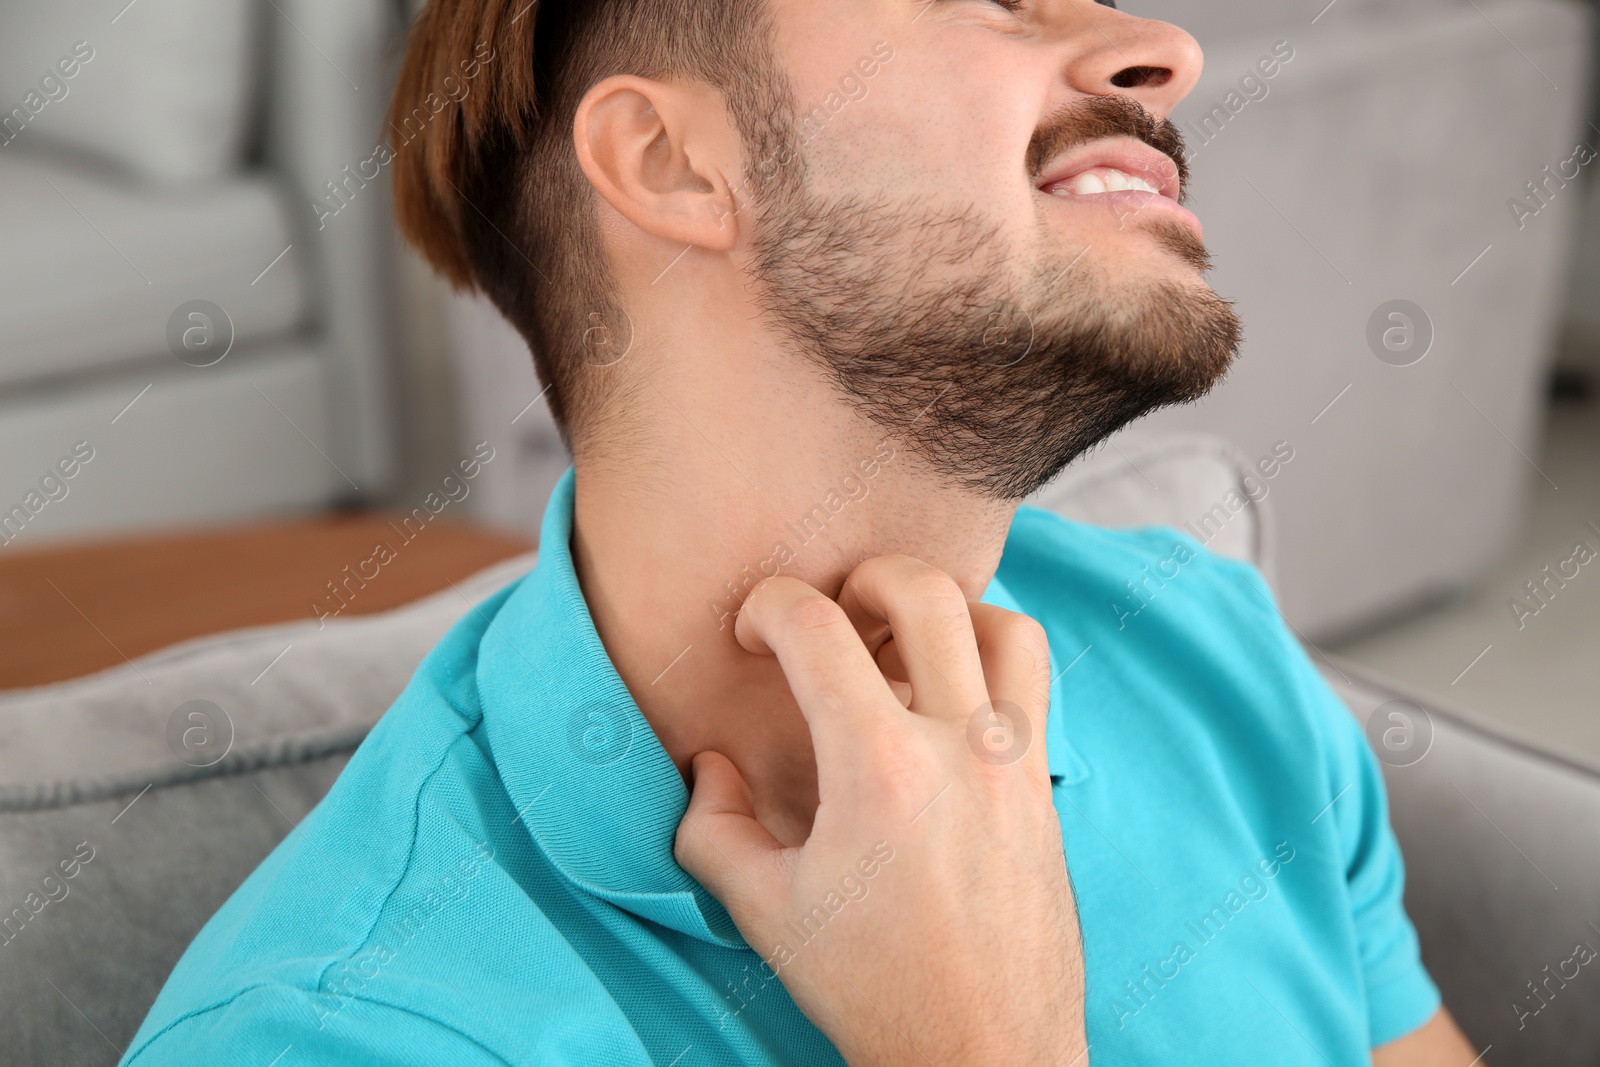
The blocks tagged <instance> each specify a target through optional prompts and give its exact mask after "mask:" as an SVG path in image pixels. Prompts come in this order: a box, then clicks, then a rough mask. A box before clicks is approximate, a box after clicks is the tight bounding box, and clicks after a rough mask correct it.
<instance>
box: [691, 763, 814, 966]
mask: <svg viewBox="0 0 1600 1067" xmlns="http://www.w3.org/2000/svg"><path fill="white" fill-rule="evenodd" d="M691 766H692V768H693V772H694V781H693V786H692V788H691V792H690V794H689V808H688V810H687V811H685V812H684V815H683V820H682V821H681V822H680V823H679V824H678V834H677V838H676V841H675V843H674V846H673V855H674V856H675V857H676V858H677V860H678V862H679V863H680V864H681V865H682V866H683V869H684V870H686V871H688V872H689V873H690V874H692V875H693V876H694V877H695V879H696V880H697V881H699V882H700V884H701V885H703V886H705V887H706V888H707V889H708V890H710V891H711V895H712V896H714V897H716V898H717V900H718V901H720V902H721V903H722V906H723V907H725V908H727V909H728V914H729V915H730V916H731V917H732V918H733V921H734V923H735V925H737V926H738V927H739V931H740V933H743V934H745V939H746V940H747V941H748V940H749V939H750V938H749V931H750V929H751V924H755V923H759V921H760V916H761V915H762V914H764V913H766V912H769V911H771V910H773V909H774V908H775V907H776V906H777V904H778V902H779V901H782V900H784V899H786V898H787V896H788V889H789V887H788V885H787V882H786V880H785V878H784V877H783V875H782V874H781V873H780V867H781V865H780V864H779V863H777V862H775V861H776V860H777V859H778V857H780V856H781V855H782V854H783V852H784V846H783V845H782V843H780V842H779V841H778V839H777V838H775V837H773V836H772V834H770V833H769V832H768V831H767V828H766V827H764V826H762V825H761V824H760V823H759V822H757V821H756V817H755V807H754V805H753V804H752V798H751V794H750V787H749V786H748V785H747V784H745V780H744V776H743V775H741V774H740V773H739V769H738V768H737V767H735V766H734V765H733V763H732V761H730V760H729V759H728V757H726V756H724V755H722V753H720V752H710V751H707V752H701V753H698V754H697V755H696V756H695V757H694V760H693V762H692V764H691Z"/></svg>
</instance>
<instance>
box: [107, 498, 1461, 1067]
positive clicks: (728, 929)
mask: <svg viewBox="0 0 1600 1067" xmlns="http://www.w3.org/2000/svg"><path fill="white" fill-rule="evenodd" d="M574 477H575V474H574V472H573V471H572V470H569V471H568V472H567V473H566V475H565V477H563V479H562V480H561V482H560V484H559V485H558V486H557V488H556V490H555V493H554V495H553V496H552V497H551V500H550V502H549V505H548V507H547V510H546V513H545V517H544V523H543V530H542V540H541V545H540V554H539V561H538V565H537V566H536V567H535V568H534V570H533V571H531V572H530V573H529V574H528V575H527V576H525V577H524V578H522V579H520V580H518V581H517V582H515V583H513V584H512V585H511V586H510V587H508V588H506V589H504V590H502V591H501V592H499V593H497V594H496V595H495V596H493V597H491V598H490V599H489V600H487V601H486V602H484V603H483V604H481V605H480V606H478V607H477V608H474V609H473V610H471V611H469V612H468V613H467V614H466V615H465V617H463V618H462V619H461V621H460V622H459V624H457V625H456V626H455V627H454V629H452V630H451V631H450V633H449V634H448V635H447V636H446V637H445V638H444V639H443V640H442V641H441V642H440V643H439V645H438V646H437V647H436V648H435V649H434V650H433V651H432V652H431V653H430V654H429V656H428V657H427V659H426V660H425V661H424V662H423V663H422V665H421V666H420V667H419V668H418V670H417V672H416V674H415V676H414V677H413V678H412V679H411V681H410V683H409V684H408V686H407V687H406V689H405V691H404V692H403V693H402V694H401V696H400V698H399V699H398V700H397V701H396V702H395V704H394V707H393V708H391V709H390V710H389V712H388V713H387V714H386V715H384V717H383V718H382V720H381V721H379V723H378V724H377V726H376V727H375V728H374V729H373V731H372V732H371V734H370V735H369V736H368V737H367V739H366V741H365V742H364V743H363V744H362V745H361V747H360V748H359V749H358V750H357V751H356V753H355V755H354V756H353V757H352V758H351V760H350V763H349V765H348V766H347V767H346V769H345V771H344V773H343V774H342V775H341V776H340V777H339V779H338V781H337V782H335V783H334V786H333V788H332V789H331V790H330V791H329V793H328V795H327V796H326V798H324V799H323V801H322V802H321V803H320V804H319V805H318V806H317V807H316V808H315V810H313V811H312V812H311V814H309V815H308V816H307V817H306V818H305V819H304V820H303V821H302V822H301V824H300V825H299V827H297V828H296V829H295V830H294V831H293V832H292V833H291V834H290V835H289V836H288V837H287V838H286V839H285V840H284V841H283V842H282V843H281V844H280V845H279V846H278V847H277V848H276V849H275V850H274V851H273V852H272V854H271V855H270V856H268V857H267V859H266V860H265V861H264V862H263V863H262V864H261V866H260V867H259V868H258V869H257V870H256V871H255V872H254V873H253V874H251V876H250V877H249V878H248V879H247V880H246V881H245V883H244V884H243V885H242V886H240V888H239V889H238V891H237V892H236V893H235V894H234V895H233V897H232V898H231V899H230V900H229V901H228V902H227V903H226V904H225V905H224V906H223V907H222V909H221V910H220V911H218V912H217V914H216V915H215V916H213V917H212V919H211V920H210V922H208V923H207V924H206V926H205V928H204V929H203V930H202V931H201V932H200V934H199V935H198V936H197V937H196V938H195V940H194V943H193V944H191V945H190V946H189V949H188V951H187V952H186V953H185V954H184V956H183V958H182V959H181V960H180V961H179V963H178V965H177V967H176V969H175V970H174V971H173V973H172V975H171V977H170V978H169V979H168V981H167V983H166V986H165V988H163V989H162V991H161V994H160V996H159V997H158V998H157V1000H156V1002H155V1005H154V1006H153V1007H152V1008H151V1010H150V1014H149V1016H148V1017H147V1018H146V1019H145V1022H144V1025H143V1026H142V1027H140V1029H139V1032H138V1034H137V1036H136V1037H135V1039H134V1042H133V1044H132V1046H131V1047H130V1048H129V1050H128V1052H127V1054H126V1056H125V1057H124V1059H123V1063H124V1064H134V1065H138V1067H155V1065H158V1064H193V1063H206V1064H215V1065H224V1067H226V1065H237V1067H300V1065H304V1064H328V1065H335V1064H337V1065H341V1067H361V1065H374V1067H376V1065H386V1067H399V1065H406V1067H411V1065H415V1067H440V1065H453V1064H462V1065H488V1064H513V1065H519V1067H521V1065H526V1067H535V1065H537V1067H569V1065H570V1067H594V1065H604V1067H611V1065H617V1067H646V1065H652V1064H653V1065H661V1067H669V1065H670V1067H695V1065H702V1064H704V1065H720V1064H740V1065H771V1064H796V1065H822V1064H828V1065H836V1064H840V1063H842V1062H843V1061H842V1059H841V1058H840V1056H839V1054H838V1052H837V1051H836V1050H835V1049H834V1047H833V1045H832V1044H831V1043H830V1042H829V1041H828V1039H827V1038H826V1037H824V1036H823V1034H822V1033H821V1032H820V1031H818V1030H817V1029H816V1028H815V1027H814V1026H813V1025H812V1024H811V1023H810V1021H809V1020H807V1019H806V1017H805V1016H804V1015H803V1014H801V1012H800V1011H799V1009H798V1008H797V1007H796V1006H795V1004H794V1002H793V1001H792V1000H791V999H790V997H789V996H788V994H787V992H786V991H785V989H784V987H783V985H782V982H781V981H780V980H779V979H778V978H777V977H776V976H775V974H774V972H773V971H772V970H771V968H770V967H768V966H766V965H765V964H764V963H763V962H762V960H761V958H760V957H759V956H758V955H757V954H756V953H755V952H754V951H753V950H751V949H750V948H749V946H747V945H746V944H745V942H744V940H743V939H742V938H741V937H740V936H739V933H738V931H737V930H736V929H735V927H734V925H733V923H732V921H731V920H730V919H729V917H728V914H727V912H726V911H725V910H724V909H723V908H722V906H721V905H720V904H719V903H718V902H717V901H716V900H715V899H714V898H713V897H712V896H711V895H710V894H709V893H708V892H707V891H706V890H705V889H704V888H703V887H702V886H701V885H700V884H699V883H697V882H696V881H695V880H694V879H693V878H692V877H690V875H689V874H688V873H687V872H686V871H684V870H683V868H681V867H680V866H679V865H678V864H677V862H676V861H675V860H674V859H673V854H672V846H673V836H674V833H675V831H676V829H677V826H678V822H679V819H680V818H681V817H682V815H683V812H684V810H685V807H686V805H687V802H688V794H687V791H686V788H685V785H684V782H683V779H682V778H681V777H680V776H679V774H678V771H677V769H676V768H675V767H674V766H673V763H672V761H671V760H670V759H669V758H668V756H667V753H666V751H665V750H664V749H663V748H662V747H661V744H660V742H659V740H658V739H657V738H656V735H655V734H654V732H653V731H652V730H651V728H650V725H649V723H648V722H647V721H646V720H645V719H644V717H643V716H642V715H641V714H640V712H639V709H638V707H637V705H636V704H635V703H634V701H633V699H632V697H631V696H630V695H629V693H628V690H627V689H626V687H624V685H623V683H622V680H621V678H620V677H619V676H618V674H617V672H616V669H615V668H614V666H613V665H612V663H611V660H610V659H609V658H608V657H607V655H606V651H605V648H604V647H603V646H602V645H601V642H600V639H599V636H598V634H597V633H596V631H595V628H594V625H593V622H592V620H591V618H590V615H589V611H588V608H587V606H586V604H585V602H584V598H583V594H582V592H581V591H580V589H579V587H578V582H577V578H576V574H575V572H574V570H573V564H572V557H571V554H570V550H569V542H570V540H571V533H572V506H573V485H574ZM984 599H985V600H986V601H988V602H990V603H996V604H1001V605H1003V606H1006V607H1010V608H1012V609H1014V610H1020V611H1023V612H1026V613H1027V614H1029V615H1032V616H1033V617H1034V618H1036V619H1037V620H1039V622H1040V623H1042V624H1043V625H1044V627H1045V629H1046V631H1047V633H1048V634H1049V639H1050V646H1051V652H1052V659H1053V660H1054V661H1055V665H1054V672H1055V675H1056V681H1055V683H1054V686H1053V688H1052V691H1051V711H1050V715H1049V718H1048V720H1047V722H1046V726H1045V730H1044V731H1043V733H1044V742H1045V744H1046V745H1047V755H1048V757H1049V765H1050V772H1051V775H1052V779H1053V782H1054V800H1055V807H1056V810H1057V812H1058V813H1059V815H1060V820H1061V833H1062V836H1063V839H1064V842H1065V845H1066V853H1067V859H1068V866H1069V869H1070V873H1071V878H1072V885H1073V889H1074V892H1075V894H1076V897H1077V903H1078V914H1079V918H1080V922H1081V924H1082V933H1083V954H1084V964H1085V968H1086V992H1087V1028H1088V1040H1089V1044H1090V1062H1091V1063H1093V1064H1097V1065H1100V1064H1105V1065H1113V1064H1129V1065H1133V1064H1139V1065H1151V1064H1165V1063H1171V1064H1179V1063H1181V1064H1185V1065H1205V1064H1216V1065H1228V1067H1236V1065H1238V1064H1242V1063H1308V1064H1309V1063H1322V1062H1326V1063H1329V1064H1336V1065H1341V1067H1342V1065H1345V1064H1366V1063H1367V1062H1368V1060H1367V1055H1368V1049H1369V1048H1371V1047H1372V1046H1375V1045H1380V1044H1383V1043H1385V1042H1388V1041H1391V1040H1393V1039H1395V1038H1397V1037H1400V1036H1401V1035H1403V1034H1405V1033H1407V1032H1409V1031H1410V1030H1412V1029H1414V1028H1415V1027H1417V1026H1419V1025H1421V1024H1422V1023H1423V1022H1425V1021H1426V1020H1427V1019H1428V1018H1429V1017H1430V1016H1431V1015H1432V1014H1433V1013H1434V1011H1435V1010H1436V1009H1437V1008H1438V1006H1439V996H1438V992H1437V990H1436V989H1435V987H1434V985H1433V983H1432V982H1431V981H1430V979H1429V977H1428V975H1427V973H1426V972H1425V971H1424V969H1423V967H1422V965H1421V962H1420V959H1419V954H1418V946H1417V939H1416V935H1415V933H1414V931H1413V928H1412V926H1411V923H1410V921H1409V920H1408V919H1407V917H1406V914H1405V912H1404V910H1403V908H1402V904H1401V891H1402V887H1403V871H1402V865H1401V858H1400V853H1399V850H1398V848H1397V847H1396V844H1395V839H1394V837H1393V835H1392V833H1391V831H1390V828H1389V824H1388V819H1387V814H1386V809H1385V798H1384V790H1383V782H1382V779H1381V777H1380V775H1379V771H1378V767H1377V765H1376V763H1375V761H1374V759H1373V757H1372V755H1371V752H1370V750H1369V749H1368V748H1367V745H1366V742H1365V740H1364V738H1363V736H1362V733H1361V731H1360V729H1359V728H1358V726H1357V724H1356V723H1355V721H1354V719H1353V718H1352V717H1351V716H1350V714H1349V713H1348V712H1347V711H1346V710H1345V708H1344V707H1343V706H1342V705H1341V704H1340V703H1339V701H1338V700H1337V698H1336V697H1335V696H1334V694H1333V693H1332V692H1331V691H1330V690H1329V689H1328V687H1327V686H1326V685H1325V684H1324V683H1323V681H1322V679H1321V677H1320V676H1319V675H1318V674H1317V672H1316V671H1315V669H1314V668H1313V667H1312V665H1311V664H1310V662H1309V661H1308V660H1307V659H1306V657H1305V655H1304V654H1303V653H1302V651H1301V649H1300V646H1299V645H1298V644H1297V643H1296V642H1295V641H1294V640H1293V639H1292V638H1291V637H1290V635H1289V634H1288V632H1287V631H1286V629H1285V626H1284V624H1283V622H1282V621H1281V620H1280V618H1279V616H1278V613H1277V610H1276V608H1275V607H1274V605H1273V602H1272V597H1271V594H1270V592H1269V591H1268V589H1267V587H1266V585H1265V583H1264V582H1263V581H1262V579H1261V577H1260V576H1259V574H1258V573H1257V572H1256V571H1255V570H1254V569H1253V568H1251V567H1249V566H1247V565H1244V564H1240V563H1237V562H1233V561H1230V560H1227V559H1224V558H1221V557H1219V556H1217V555H1215V554H1213V553H1211V552H1208V551H1207V550H1206V549H1204V548H1203V547H1202V546H1201V545H1199V544H1198V543H1197V542H1196V541H1194V540H1193V539H1192V538H1191V537H1189V536H1188V535H1186V534H1183V533H1180V532H1177V531H1175V530H1173V529H1169V528H1164V527H1146V528H1142V529H1136V530H1124V531H1111V530H1105V529H1100V528H1097V527H1093V526H1088V525H1083V524H1078V523H1073V522H1069V521H1066V520H1063V519H1061V518H1059V517H1057V516H1055V515H1053V514H1051V513H1048V512H1045V511H1041V510H1038V509H1036V508H1032V507H1026V506H1025V507H1023V508H1021V509H1020V510H1019V511H1018V513H1017V515H1016V519H1015V522H1014V524H1013V526H1012V528H1011V531H1010V534H1009V537H1008V539H1007V542H1006V546H1005V552H1004V556H1003V558H1002V560H1001V563H1000V567H999V571H998V574H997V575H996V577H995V580H994V582H993V584H992V585H991V586H990V587H989V589H988V590H987V592H986V594H985V596H984ZM994 905H995V906H996V907H1004V906H1005V902H1004V901H995V902H994ZM934 933H935V936H936V932H934ZM930 953H931V959H930V964H929V965H930V966H931V967H934V968H937V967H938V965H939V955H938V949H937V941H936V940H935V941H934V942H932V943H931V944H930ZM780 966H781V963H780ZM1010 979H1011V980H1012V981H1015V982H1027V981H1029V976H1028V975H1026V974H1018V975H1012V976H1010Z"/></svg>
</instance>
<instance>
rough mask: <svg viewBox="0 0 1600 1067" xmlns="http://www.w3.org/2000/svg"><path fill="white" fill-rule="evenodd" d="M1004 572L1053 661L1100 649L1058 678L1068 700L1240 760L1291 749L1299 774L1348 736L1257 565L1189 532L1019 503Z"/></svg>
mask: <svg viewBox="0 0 1600 1067" xmlns="http://www.w3.org/2000/svg"><path fill="white" fill-rule="evenodd" d="M999 574H1000V576H1001V580H1002V582H1003V584H1004V585H1005V587H1006V588H1007V589H1008V590H1009V591H1010V592H1011V593H1012V595H1013V596H1014V597H1015V599H1016V600H1017V602H1018V604H1019V605H1020V606H1021V608H1022V610H1023V611H1025V612H1026V613H1027V614H1029V615H1031V616H1033V617H1034V618H1035V619H1037V620H1038V621H1039V622H1040V623H1041V624H1042V625H1043V626H1044V627H1045V630H1046V632H1047V633H1048V634H1049V635H1050V640H1051V645H1052V648H1053V650H1054V651H1055V653H1056V655H1057V657H1058V658H1059V659H1060V663H1059V664H1058V665H1057V668H1056V669H1057V670H1058V671H1059V670H1060V669H1061V668H1062V667H1064V666H1066V665H1067V663H1068V662H1069V661H1070V660H1071V658H1072V657H1073V656H1075V655H1077V654H1078V653H1079V652H1080V651H1081V650H1085V649H1088V648H1091V647H1092V652H1089V653H1088V654H1087V655H1085V656H1084V658H1083V661H1082V663H1080V664H1079V665H1077V666H1075V667H1073V669H1072V674H1071V676H1070V677H1069V678H1064V679H1063V680H1062V685H1061V686H1060V687H1059V688H1058V690H1057V694H1056V695H1057V696H1058V697H1059V698H1061V699H1063V700H1069V701H1073V702H1078V703H1087V704H1089V705H1091V706H1099V707H1110V708H1125V709H1129V714H1136V715H1137V716H1138V718H1139V719H1140V720H1141V721H1144V722H1146V723H1148V724H1149V725H1150V726H1151V727H1152V728H1155V729H1157V730H1159V731H1160V732H1162V733H1165V734H1168V735H1170V736H1173V737H1181V738H1185V739H1186V743H1192V744H1200V745H1201V746H1202V747H1203V748H1204V749H1206V750H1207V751H1216V752H1217V753H1218V754H1219V755H1225V756H1226V758H1225V759H1224V760H1223V762H1224V764H1226V765H1230V766H1234V767H1236V768H1237V767H1239V766H1240V762H1239V761H1244V762H1245V765H1248V766H1254V767H1257V768H1259V767H1261V766H1262V761H1268V762H1273V761H1286V763H1287V764H1290V765H1293V766H1295V767H1298V768H1299V772H1298V773H1299V774H1300V775H1304V774H1305V773H1306V772H1308V771H1310V768H1311V766H1314V765H1315V764H1316V763H1318V762H1326V761H1327V760H1328V759H1329V758H1330V757H1332V756H1333V753H1332V752H1331V751H1330V748H1331V747H1340V748H1347V747H1348V741H1349V737H1348V735H1349V733H1350V728H1351V726H1352V725H1353V719H1352V718H1351V716H1350V715H1349V713H1348V712H1347V711H1346V710H1345V708H1344V706H1343V704H1342V702H1340V701H1339V700H1338V698H1337V697H1336V696H1335V695H1334V694H1333V693H1332V691H1331V690H1330V689H1329V688H1328V685H1327V683H1326V682H1325V681H1324V680H1323V678H1322V676H1321V674H1320V673H1319V672H1318V671H1317V669H1316V667H1315V666H1314V665H1313V664H1312V662H1311V661H1310V659H1309V658H1308V656H1307V654H1306V651H1305V649H1304V648H1303V647H1302V645H1301V643H1300V641H1299V640H1298V639H1297V637H1296V635H1295V633H1294V631H1293V630H1292V628H1291V627H1290V626H1289V624H1288V623H1287V622H1286V621H1285V620H1284V618H1283V616H1282V614H1281V613H1280V611H1279V608H1278V604H1277V601H1276V598H1275V597H1274V595H1273V592H1272V590H1271V588H1270V587H1269V586H1268V584H1267V582H1266V579H1265V578H1264V577H1263V576H1262V575H1261V572H1260V571H1259V570H1258V569H1257V568H1256V567H1254V566H1253V565H1251V564H1249V563H1246V562H1243V561H1241V560H1236V559H1232V558H1229V557H1225V556H1222V555H1219V554H1218V553H1216V552H1213V551H1211V550H1210V549H1208V548H1206V547H1205V546H1204V545H1203V544H1201V543H1200V542H1199V541H1198V540H1196V539H1195V538H1194V537H1193V536H1192V535H1190V534H1189V533H1187V532H1185V531H1183V530H1180V529H1177V528H1175V527H1170V526H1143V527H1135V528H1130V529H1107V528H1104V527H1098V526H1093V525H1089V524H1086V523H1080V522H1074V521H1072V520H1068V519H1064V518H1061V517H1060V516H1058V515H1055V514H1054V513H1052V512H1048V511H1044V510H1041V509H1039V508H1034V507H1027V506H1025V507H1023V508H1021V509H1019V511H1018V514H1017V517H1016V520H1015V522H1014V523H1013V526H1012V529H1011V534H1010V537H1009V539H1008V540H1007V543H1006V550H1005V555H1004V557H1003V559H1002V562H1001V567H1000V571H999ZM1313 753H1319V754H1320V757H1319V756H1315V755H1313ZM1291 757H1292V758H1291ZM1317 777H1320V775H1317Z"/></svg>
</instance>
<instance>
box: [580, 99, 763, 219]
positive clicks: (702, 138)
mask: <svg viewBox="0 0 1600 1067" xmlns="http://www.w3.org/2000/svg"><path fill="white" fill-rule="evenodd" d="M573 136H574V139H575V143H576V148H577V152H578V164H579V166H581V167H582V168H583V173H584V175H585V176H587V177H588V179H589V182H590V184H591V185H593V186H594V187H595V190H596V191H597V192H599V194H600V195H601V196H602V197H604V198H605V200H606V202H607V203H609V204H610V205H611V206H612V207H613V208H615V209H616V211H617V212H618V214H620V215H622V216H623V217H624V218H626V219H627V220H628V221H629V222H631V223H633V224H634V225H635V226H637V227H638V228H639V229H641V230H643V231H644V232H646V233H649V234H651V235H653V236H656V237H660V238H662V239H663V240H666V241H670V242H672V243H674V244H686V245H694V246H698V247H701V248H706V249H713V250H717V251H730V250H732V249H733V247H734V245H735V244H736V243H737V239H738V226H737V222H738V210H739V206H740V202H739V201H738V200H737V199H735V197H734V193H733V188H732V186H731V183H730V182H729V180H728V175H737V174H738V173H739V167H740V165H741V145H740V140H739V137H738V134H737V132H736V131H735V130H734V129H733V124H732V122H731V121H730V120H729V118H728V115H727V109H726V107H725V106H724V104H723V100H722V97H721V96H720V95H719V94H718V93H717V92H716V90H714V89H712V88H711V87H710V86H708V85H701V84H698V83H682V82H673V83H668V82H659V81H651V80H649V79H647V78H639V77H636V76H634V75H631V74H624V75H616V76H614V77H610V78H606V79H605V80H604V81H601V82H599V83H598V84H596V85H595V86H594V87H593V88H591V89H590V90H589V92H588V93H587V94H585V96H584V98H583V101H582V102H581V103H580V104H579V105H578V113H577V115H576V117H575V118H574V121H573Z"/></svg>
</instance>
